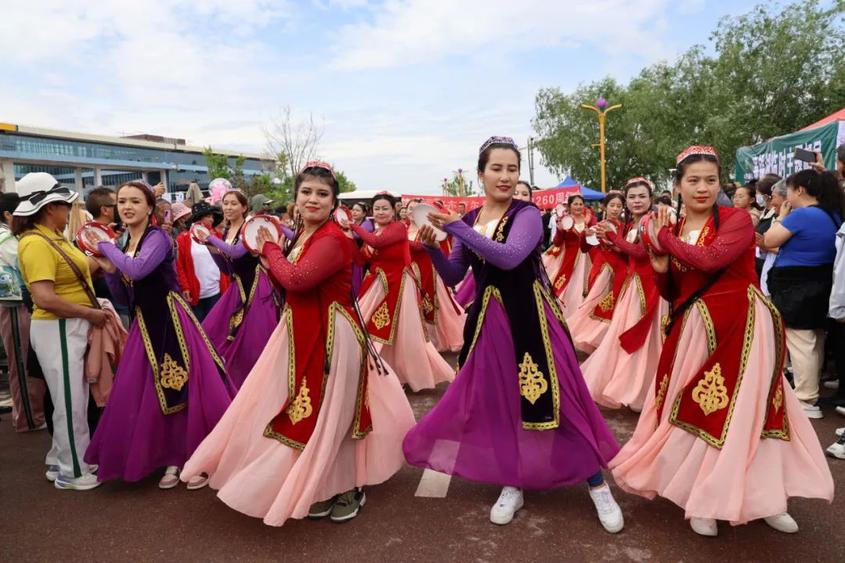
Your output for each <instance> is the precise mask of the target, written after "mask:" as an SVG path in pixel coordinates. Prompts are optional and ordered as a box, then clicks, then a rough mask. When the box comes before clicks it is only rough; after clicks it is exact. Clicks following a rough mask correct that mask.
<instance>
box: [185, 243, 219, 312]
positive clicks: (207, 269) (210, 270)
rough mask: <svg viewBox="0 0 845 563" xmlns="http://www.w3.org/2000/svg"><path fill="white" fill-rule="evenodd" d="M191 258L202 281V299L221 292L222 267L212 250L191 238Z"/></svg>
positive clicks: (198, 277) (195, 271)
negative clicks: (216, 260)
mask: <svg viewBox="0 0 845 563" xmlns="http://www.w3.org/2000/svg"><path fill="white" fill-rule="evenodd" d="M191 258H193V260H194V273H195V274H196V276H197V279H198V280H199V282H200V296H199V298H200V299H205V298H206V297H214V296H215V295H217V294H218V293H220V268H218V267H217V264H216V263H215V262H214V258H212V257H211V252H210V251H209V250H208V248H207V247H206V246H205V245H204V244H200V243H198V242H197V241H195V240H194V239H193V238H192V239H191Z"/></svg>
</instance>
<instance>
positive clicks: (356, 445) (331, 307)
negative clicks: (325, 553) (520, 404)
mask: <svg viewBox="0 0 845 563" xmlns="http://www.w3.org/2000/svg"><path fill="white" fill-rule="evenodd" d="M295 187H296V188H295V190H296V191H295V193H296V204H297V207H298V209H299V212H300V217H301V218H302V229H301V230H299V231H298V233H297V235H296V238H295V239H294V240H293V241H292V244H291V245H290V248H289V250H288V252H287V256H286V255H285V252H284V251H283V250H282V249H281V248H280V247H279V245H277V244H275V243H273V242H269V241H270V240H271V239H270V236H269V232H268V231H266V229H265V230H264V231H263V232H262V231H260V234H259V237H258V238H259V245H260V247H259V248H260V254H261V256H262V259H263V261H264V264H265V266H266V267H267V269H268V271H269V273H270V275H271V277H272V278H273V280H274V281H275V282H276V283H277V284H279V285H280V286H282V287H283V288H284V289H285V290H286V294H285V309H284V312H283V313H282V320H281V321H280V322H279V324H278V326H277V327H276V329H275V331H274V332H273V334H272V335H271V336H270V340H269V342H268V343H267V346H266V347H265V348H264V351H263V352H262V353H261V356H260V357H259V358H258V361H257V362H256V363H255V367H254V368H253V370H252V371H251V372H250V374H249V376H248V377H247V378H246V380H245V381H244V383H243V386H242V387H241V389H240V391H239V392H238V395H237V397H236V398H235V400H234V401H233V402H232V405H231V407H229V409H228V410H227V411H226V413H225V414H224V415H223V418H222V419H221V420H220V422H219V423H218V424H217V426H216V427H215V428H214V430H213V431H212V432H211V434H209V435H208V437H207V438H206V439H205V440H204V441H203V442H202V444H200V447H199V448H197V450H196V452H195V453H194V455H193V456H192V457H191V459H190V460H189V461H188V463H187V464H186V465H185V469H184V470H183V472H182V479H183V480H187V479H190V478H191V477H193V476H196V475H199V474H201V473H203V472H204V473H207V474H208V475H209V476H210V477H209V481H208V482H209V485H210V486H211V487H212V488H214V489H218V490H219V492H218V493H217V496H218V497H219V498H220V499H221V500H222V501H223V502H225V503H226V504H228V505H229V506H230V507H232V508H234V509H235V510H237V511H239V512H243V513H244V514H247V515H249V516H254V517H256V518H262V519H263V520H264V523H265V524H268V525H270V526H281V525H283V524H284V523H285V521H286V520H287V519H289V518H304V517H306V516H308V517H310V518H322V517H325V516H330V517H331V519H332V520H333V521H335V522H343V521H347V520H350V519H352V518H354V517H355V516H356V515H357V514H358V510H359V509H360V507H361V506H363V505H364V502H365V501H366V497H365V495H364V492H363V491H362V490H361V489H360V488H361V487H363V486H364V485H375V484H377V483H381V482H383V481H385V480H387V479H389V478H390V477H391V476H392V475H393V474H394V473H396V472H397V471H398V470H399V469H400V468H401V467H402V464H403V459H402V450H401V442H402V438H403V437H404V435H405V433H406V432H407V431H408V430H409V429H410V428H411V426H413V424H414V415H413V413H412V412H411V407H410V405H409V404H408V400H407V398H406V397H405V394H404V392H403V391H402V386H401V385H400V384H399V381H398V380H397V379H396V376H395V375H394V374H393V373H392V372H390V371H386V372H385V371H382V373H377V372H376V370H375V369H374V366H375V364H376V362H373V361H368V358H367V353H366V350H367V345H366V338H365V334H364V332H363V326H362V325H361V323H360V322H359V320H358V317H357V315H356V313H355V309H354V305H353V297H352V263H353V257H354V254H355V252H356V249H355V243H354V242H353V241H352V240H351V239H350V238H349V237H347V236H346V234H345V233H344V232H343V231H342V230H341V228H340V227H338V226H337V225H336V224H335V223H333V222H332V221H331V220H330V219H329V217H330V215H331V212H332V211H333V210H334V208H335V207H336V206H337V196H338V193H339V188H338V185H337V180H336V178H335V176H334V173H333V172H332V170H331V167H330V166H329V165H328V164H326V163H323V162H309V163H308V164H306V165H305V169H304V170H303V171H302V172H301V173H300V174H299V175H298V176H297V178H296V182H295ZM376 360H377V359H376Z"/></svg>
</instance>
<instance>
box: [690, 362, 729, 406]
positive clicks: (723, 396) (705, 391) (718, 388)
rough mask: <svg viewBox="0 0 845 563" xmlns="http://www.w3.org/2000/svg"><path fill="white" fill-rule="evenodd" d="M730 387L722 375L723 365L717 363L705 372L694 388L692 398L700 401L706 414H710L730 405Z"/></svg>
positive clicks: (699, 404)
mask: <svg viewBox="0 0 845 563" xmlns="http://www.w3.org/2000/svg"><path fill="white" fill-rule="evenodd" d="M728 399H729V397H728V388H727V387H725V378H724V377H722V366H721V365H720V364H718V363H717V364H716V365H714V366H713V369H711V370H710V371H706V372H704V379H702V380H701V381H699V382H698V385H696V386H695V389H693V390H692V400H693V401H695V402H696V403H698V406H699V407H701V410H702V411H703V412H704V414H705V415H708V416H709V415H710V414H712V413H714V412H716V411H718V410H722V409H723V408H725V407H727V406H728Z"/></svg>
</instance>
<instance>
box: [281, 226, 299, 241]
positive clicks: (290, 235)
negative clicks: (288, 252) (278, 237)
mask: <svg viewBox="0 0 845 563" xmlns="http://www.w3.org/2000/svg"><path fill="white" fill-rule="evenodd" d="M282 234H283V235H285V238H286V239H288V240H293V239H294V238H296V233H295V232H294V230H293V229H291V228H288V227H285V226H284V225H282Z"/></svg>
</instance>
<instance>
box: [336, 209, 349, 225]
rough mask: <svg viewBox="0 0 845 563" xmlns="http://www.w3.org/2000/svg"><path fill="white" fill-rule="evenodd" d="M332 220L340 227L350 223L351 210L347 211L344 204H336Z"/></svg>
mask: <svg viewBox="0 0 845 563" xmlns="http://www.w3.org/2000/svg"><path fill="white" fill-rule="evenodd" d="M334 220H335V222H337V224H338V225H340V226H341V227H346V226H347V225H351V224H352V212H351V211H349V208H348V207H346V206H345V205H340V206H338V208H337V209H335V210H334Z"/></svg>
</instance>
